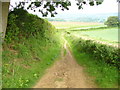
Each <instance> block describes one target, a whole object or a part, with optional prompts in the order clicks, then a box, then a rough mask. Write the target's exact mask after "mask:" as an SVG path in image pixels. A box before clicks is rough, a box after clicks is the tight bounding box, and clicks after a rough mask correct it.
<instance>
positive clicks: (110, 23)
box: [104, 16, 120, 27]
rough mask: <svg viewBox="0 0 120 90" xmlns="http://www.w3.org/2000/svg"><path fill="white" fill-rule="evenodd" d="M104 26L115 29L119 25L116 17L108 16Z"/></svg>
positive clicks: (119, 22)
mask: <svg viewBox="0 0 120 90" xmlns="http://www.w3.org/2000/svg"><path fill="white" fill-rule="evenodd" d="M104 24H105V25H107V26H108V27H116V26H119V25H120V21H119V18H118V16H110V17H108V19H107V21H106V22H105V23H104Z"/></svg>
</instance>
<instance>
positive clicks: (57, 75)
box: [33, 41, 96, 88]
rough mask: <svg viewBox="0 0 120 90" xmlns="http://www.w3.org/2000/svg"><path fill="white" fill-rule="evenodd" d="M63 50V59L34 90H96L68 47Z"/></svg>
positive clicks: (57, 62)
mask: <svg viewBox="0 0 120 90" xmlns="http://www.w3.org/2000/svg"><path fill="white" fill-rule="evenodd" d="M66 44H67V41H65V44H64V49H66V55H64V50H62V56H61V59H60V60H58V61H56V62H55V63H54V65H53V66H52V67H51V68H49V69H48V70H46V74H45V75H44V76H43V77H42V78H41V79H40V81H38V82H37V84H36V85H35V86H34V87H33V88H96V85H95V84H94V83H93V81H92V79H90V77H89V76H88V75H87V74H86V73H85V72H84V68H83V67H81V66H80V65H78V64H77V62H76V60H75V59H74V57H73V56H72V54H71V52H70V51H69V49H68V48H67V46H66Z"/></svg>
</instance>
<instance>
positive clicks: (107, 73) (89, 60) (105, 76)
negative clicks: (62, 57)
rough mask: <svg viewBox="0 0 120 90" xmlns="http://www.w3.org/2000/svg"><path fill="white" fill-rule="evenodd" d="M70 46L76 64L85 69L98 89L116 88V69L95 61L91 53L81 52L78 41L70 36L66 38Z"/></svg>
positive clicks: (100, 61)
mask: <svg viewBox="0 0 120 90" xmlns="http://www.w3.org/2000/svg"><path fill="white" fill-rule="evenodd" d="M66 38H67V40H68V41H69V44H70V46H71V49H72V52H73V55H74V57H75V58H76V60H77V62H78V63H79V64H80V65H81V66H83V67H85V71H86V72H87V73H88V74H89V75H90V76H92V77H93V78H94V82H95V83H96V84H97V85H98V87H100V88H117V87H118V69H117V68H116V67H114V66H110V65H109V64H107V63H105V62H103V61H102V60H98V59H95V57H94V56H93V55H92V53H91V54H90V53H85V52H81V51H80V48H79V44H78V41H79V40H75V39H73V38H72V37H71V36H67V37H66Z"/></svg>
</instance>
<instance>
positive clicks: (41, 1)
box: [15, 0, 103, 17]
mask: <svg viewBox="0 0 120 90" xmlns="http://www.w3.org/2000/svg"><path fill="white" fill-rule="evenodd" d="M75 2H76V5H77V6H78V9H83V5H90V6H94V5H100V4H102V2H103V0H75ZM69 6H71V1H69V0H35V1H34V2H33V0H32V1H31V0H25V1H24V2H19V3H16V7H15V9H18V8H23V9H28V10H33V11H34V12H35V11H39V12H41V14H42V16H43V17H46V16H47V15H48V14H50V15H51V17H54V16H55V15H56V14H57V11H56V9H57V8H60V9H61V10H62V11H64V10H69Z"/></svg>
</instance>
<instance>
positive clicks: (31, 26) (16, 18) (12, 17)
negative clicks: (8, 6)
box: [5, 8, 55, 42]
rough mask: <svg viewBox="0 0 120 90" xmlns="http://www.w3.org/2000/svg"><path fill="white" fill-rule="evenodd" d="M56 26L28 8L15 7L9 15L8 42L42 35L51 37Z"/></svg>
mask: <svg viewBox="0 0 120 90" xmlns="http://www.w3.org/2000/svg"><path fill="white" fill-rule="evenodd" d="M54 30H55V27H54V26H52V25H51V24H50V23H49V22H48V21H47V20H44V19H42V18H39V17H38V16H36V15H33V14H29V13H28V12H27V11H26V10H23V9H21V8H20V9H15V10H14V11H11V12H10V13H9V16H8V26H7V30H6V39H5V40H6V42H11V41H12V40H19V39H21V38H29V37H31V36H33V37H35V36H37V35H40V36H41V37H42V38H43V37H45V38H49V37H50V36H52V35H53V33H54Z"/></svg>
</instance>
